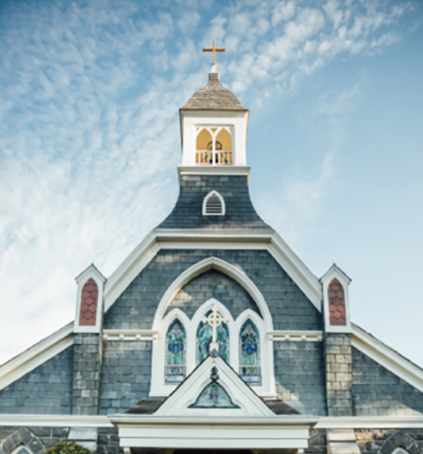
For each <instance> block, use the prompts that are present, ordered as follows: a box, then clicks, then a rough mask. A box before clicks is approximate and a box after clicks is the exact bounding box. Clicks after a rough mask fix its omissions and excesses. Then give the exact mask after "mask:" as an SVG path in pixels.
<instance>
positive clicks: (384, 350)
mask: <svg viewBox="0 0 423 454" xmlns="http://www.w3.org/2000/svg"><path fill="white" fill-rule="evenodd" d="M351 345H352V346H353V347H354V348H356V349H357V350H360V351H361V352H362V353H364V354H365V355H366V356H368V357H369V358H371V359H372V360H373V361H376V362H377V363H378V364H380V365H381V366H383V367H385V368H386V369H388V370H389V371H390V372H392V373H393V374H395V375H396V376H398V377H399V378H401V379H403V380H404V381H406V382H407V383H409V384H410V385H411V386H414V387H415V388H416V389H418V390H419V391H421V392H423V370H422V369H420V368H419V367H417V366H416V365H414V364H413V363H412V362H411V361H409V360H407V359H406V358H404V357H403V356H401V355H400V354H398V353H397V352H396V351H395V350H392V349H391V348H390V347H388V346H387V345H385V344H384V343H382V342H381V341H379V340H377V339H375V338H374V337H373V336H371V335H370V334H368V333H366V332H365V331H364V330H362V329H361V328H359V327H358V326H357V325H354V324H353V325H352V337H351Z"/></svg>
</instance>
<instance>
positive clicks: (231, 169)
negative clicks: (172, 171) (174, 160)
mask: <svg viewBox="0 0 423 454" xmlns="http://www.w3.org/2000/svg"><path fill="white" fill-rule="evenodd" d="M250 172H251V167H249V166H178V180H179V185H180V184H181V181H182V175H224V176H230V175H235V176H239V175H245V176H246V177H247V182H249V181H250Z"/></svg>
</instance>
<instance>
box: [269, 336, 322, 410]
mask: <svg viewBox="0 0 423 454" xmlns="http://www.w3.org/2000/svg"><path fill="white" fill-rule="evenodd" d="M274 362H275V380H276V388H277V393H278V396H279V398H280V399H282V400H284V401H285V402H286V403H287V404H288V405H290V406H291V407H293V408H295V409H296V410H298V411H299V412H300V413H302V414H309V415H310V414H311V415H319V416H325V415H326V414H327V410H326V393H325V381H324V376H325V374H324V369H323V346H322V343H321V342H275V343H274Z"/></svg>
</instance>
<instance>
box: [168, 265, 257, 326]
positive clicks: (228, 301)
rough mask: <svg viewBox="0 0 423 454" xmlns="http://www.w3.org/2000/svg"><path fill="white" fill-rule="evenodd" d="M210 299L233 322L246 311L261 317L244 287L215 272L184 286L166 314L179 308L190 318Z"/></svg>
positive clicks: (199, 277) (208, 272) (211, 271)
mask: <svg viewBox="0 0 423 454" xmlns="http://www.w3.org/2000/svg"><path fill="white" fill-rule="evenodd" d="M211 298H215V299H217V300H218V301H220V302H221V303H222V304H223V305H224V306H225V307H226V308H227V309H228V311H229V312H230V313H231V315H232V317H233V318H234V320H235V319H236V318H237V317H238V315H240V314H241V313H242V312H244V311H245V310H246V309H251V310H252V311H254V312H256V313H257V314H259V315H260V316H261V313H260V311H259V309H258V307H257V304H256V303H255V301H254V300H253V299H252V298H251V296H250V295H249V293H248V292H247V291H246V290H245V289H244V287H242V286H241V285H240V284H238V282H236V281H234V280H233V279H231V278H230V277H229V276H227V275H226V274H223V273H221V272H220V271H217V270H210V271H206V272H205V273H203V274H201V275H200V276H198V277H196V278H194V279H193V280H192V281H190V282H188V284H186V285H184V286H183V287H182V288H181V290H179V292H178V293H177V294H176V295H175V297H174V299H173V300H172V302H171V303H170V304H169V307H168V309H167V312H169V311H171V310H172V309H175V308H179V309H181V310H182V311H183V312H185V314H186V315H187V316H188V317H189V318H192V316H193V315H194V314H195V312H196V311H197V309H198V308H199V307H200V306H201V305H202V304H203V303H204V302H206V301H208V300H209V299H211ZM167 312H166V313H167Z"/></svg>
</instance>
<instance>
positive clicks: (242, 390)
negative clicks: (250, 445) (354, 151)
mask: <svg viewBox="0 0 423 454" xmlns="http://www.w3.org/2000/svg"><path fill="white" fill-rule="evenodd" d="M213 367H216V368H217V370H218V375H219V379H218V381H217V383H218V384H219V385H221V386H223V387H224V388H225V390H226V392H227V393H228V394H229V396H230V397H231V399H232V402H233V403H234V404H236V405H238V407H239V408H220V409H219V408H211V409H210V408H189V406H190V405H192V404H193V403H194V402H195V401H196V399H197V398H198V396H199V395H200V393H201V392H202V391H203V389H204V388H205V387H206V386H207V385H208V384H209V383H211V379H210V374H211V370H212V368H213ZM155 415H156V416H174V417H180V416H193V417H214V418H219V417H221V416H234V417H236V416H249V417H272V416H274V413H273V412H272V411H271V410H270V408H269V407H268V406H267V405H266V404H265V403H264V402H263V400H262V399H260V397H258V396H257V394H256V393H255V392H254V391H252V389H251V388H250V387H249V386H248V385H246V384H245V383H244V382H243V380H242V379H241V377H240V376H239V375H238V374H237V373H236V372H235V371H234V370H233V369H232V368H231V367H229V366H228V364H227V363H226V362H225V361H224V360H223V359H222V358H221V357H220V356H217V357H211V356H208V357H207V358H206V359H205V360H204V361H203V362H202V363H201V364H200V365H199V366H198V367H197V368H196V369H195V370H194V372H193V373H192V374H191V375H189V376H188V377H187V378H186V380H185V381H184V382H183V383H182V384H181V385H180V386H179V387H178V389H177V390H176V391H175V392H174V393H173V394H171V395H170V396H169V397H168V398H167V399H166V400H165V401H164V403H163V404H162V405H161V406H160V407H159V409H158V410H157V411H156V413H155Z"/></svg>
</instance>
